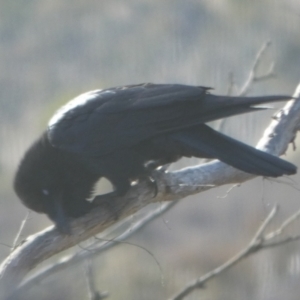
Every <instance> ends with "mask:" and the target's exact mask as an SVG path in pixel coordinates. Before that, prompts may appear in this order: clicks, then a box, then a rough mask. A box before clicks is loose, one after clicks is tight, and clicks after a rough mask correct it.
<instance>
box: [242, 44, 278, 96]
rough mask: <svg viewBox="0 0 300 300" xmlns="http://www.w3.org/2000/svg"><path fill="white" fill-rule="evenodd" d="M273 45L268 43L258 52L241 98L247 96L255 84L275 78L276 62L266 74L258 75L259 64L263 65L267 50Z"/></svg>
mask: <svg viewBox="0 0 300 300" xmlns="http://www.w3.org/2000/svg"><path fill="white" fill-rule="evenodd" d="M271 45H272V42H271V41H267V42H265V43H264V44H263V45H262V47H261V49H260V50H259V51H258V52H257V54H256V57H255V60H254V63H253V65H252V68H251V70H250V72H249V74H248V77H247V80H246V82H245V84H244V85H243V87H242V88H241V91H240V93H239V96H245V95H247V94H248V92H249V90H250V88H251V86H252V85H253V83H254V82H259V81H263V80H266V79H270V78H272V77H274V76H275V73H274V68H275V63H274V62H272V63H271V65H270V68H269V70H268V71H267V72H266V73H265V74H263V75H258V74H257V72H258V67H259V64H260V63H261V60H262V58H263V56H264V54H265V53H266V50H267V49H268V48H269V47H270V46H271Z"/></svg>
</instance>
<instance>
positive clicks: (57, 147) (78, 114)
mask: <svg viewBox="0 0 300 300" xmlns="http://www.w3.org/2000/svg"><path fill="white" fill-rule="evenodd" d="M290 98H291V97H290V96H265V97H229V96H217V95H213V94H210V93H209V89H208V88H205V87H201V86H188V85H180V84H150V83H146V84H139V85H130V86H121V87H115V88H110V89H105V90H95V91H91V92H88V93H85V94H82V95H80V96H78V97H77V98H75V99H74V100H72V101H70V102H69V103H68V104H66V105H65V106H64V107H62V108H61V109H60V110H59V111H58V112H57V113H56V114H55V115H54V116H53V117H52V119H51V120H50V122H49V125H48V129H47V130H46V131H45V132H44V133H43V134H42V136H41V137H40V138H39V139H38V140H37V141H36V142H35V143H34V144H33V145H32V146H31V147H30V148H29V150H28V151H27V152H26V153H25V156H24V158H23V159H22V161H21V163H20V165H19V168H18V170H17V172H16V176H15V180H14V188H15V191H16V193H17V195H18V196H19V198H20V199H21V200H22V202H23V203H24V204H25V205H26V206H27V207H28V208H30V209H32V210H34V211H37V212H40V213H45V214H47V215H48V216H49V218H50V219H51V220H53V221H54V222H55V224H56V226H57V227H58V228H59V229H60V230H61V231H63V232H66V231H67V230H66V228H67V226H68V225H67V224H68V221H67V220H68V218H69V217H73V218H76V217H78V216H81V215H83V214H85V213H86V212H87V211H89V210H90V209H91V207H93V204H92V203H91V202H89V201H87V199H89V198H90V197H91V195H92V193H93V188H94V185H95V183H96V182H97V181H98V180H99V178H101V177H105V178H107V179H108V180H110V181H111V183H112V184H113V186H114V189H115V190H114V192H112V194H111V195H119V196H120V195H124V194H125V193H126V192H127V191H128V189H129V188H130V186H131V183H132V181H133V180H138V179H141V178H147V177H148V178H149V176H150V172H151V171H152V170H153V169H154V168H157V167H158V166H162V165H164V164H168V163H172V162H175V161H177V160H178V159H179V158H180V157H182V156H186V157H191V156H195V157H203V158H217V159H219V160H221V161H223V162H225V163H227V164H229V165H231V166H233V167H235V168H237V169H240V170H243V171H245V172H248V173H252V174H256V175H262V176H270V177H278V176H281V175H284V174H287V175H289V174H294V173H296V167H295V166H294V165H293V164H291V163H289V162H286V161H284V160H282V159H280V158H278V157H275V156H272V155H270V154H268V153H265V152H262V151H260V150H257V149H255V148H253V147H250V146H247V145H246V144H244V143H241V142H239V141H237V140H235V139H233V138H230V137H228V136H226V135H224V134H221V133H219V132H217V131H215V130H213V129H212V128H210V127H209V126H207V125H206V124H204V123H206V122H209V121H213V120H216V119H220V118H224V117H229V116H232V115H237V114H241V113H246V112H251V111H257V110H260V109H262V107H258V106H256V105H257V104H261V103H266V102H273V101H280V100H288V99H290ZM112 205H113V204H112Z"/></svg>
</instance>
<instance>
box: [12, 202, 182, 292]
mask: <svg viewBox="0 0 300 300" xmlns="http://www.w3.org/2000/svg"><path fill="white" fill-rule="evenodd" d="M176 204H177V202H176V201H172V202H167V203H163V204H161V205H160V207H159V208H157V209H156V210H154V211H152V212H151V213H149V214H147V215H146V216H145V217H143V218H141V219H140V220H138V221H137V222H136V223H135V224H134V225H132V226H130V228H129V229H127V230H126V231H124V232H123V233H122V234H121V235H119V236H118V237H116V238H114V239H111V240H107V239H106V240H103V241H102V242H101V243H100V242H99V240H97V244H92V245H91V246H90V247H88V249H85V250H82V251H80V252H77V253H76V254H73V255H70V256H68V257H65V258H64V259H62V260H60V261H59V262H57V263H55V264H52V265H50V266H48V267H46V268H44V269H42V270H40V271H39V272H37V273H35V274H34V275H33V276H31V277H29V278H28V279H26V280H25V281H24V282H23V283H22V285H21V286H20V287H19V288H18V289H17V290H16V292H15V293H14V294H13V295H14V297H17V296H18V295H22V294H23V293H24V292H25V291H26V290H28V289H30V288H31V287H32V286H34V285H35V284H38V283H41V282H42V281H43V280H44V279H45V278H47V277H48V276H50V275H51V274H53V273H57V272H58V271H60V270H63V269H65V268H66V267H67V266H68V267H69V266H71V265H72V266H74V265H75V264H77V263H80V262H81V261H82V260H83V259H87V258H88V259H93V258H95V257H96V256H98V255H100V254H101V253H103V252H104V251H107V250H108V249H111V248H112V247H114V246H117V245H120V244H121V243H122V242H123V241H124V240H127V239H128V238H129V237H130V236H132V235H134V234H135V233H137V232H138V231H140V230H141V229H143V228H144V227H145V226H147V225H148V224H149V223H150V222H152V221H154V220H155V219H156V218H158V217H160V216H162V215H163V214H164V213H166V212H167V211H169V210H170V209H171V208H172V207H174V206H175V205H176ZM125 222H126V221H125ZM125 222H121V224H120V225H119V226H118V227H120V228H122V227H123V224H124V223H125ZM106 235H109V233H108V234H106ZM100 240H101V238H100Z"/></svg>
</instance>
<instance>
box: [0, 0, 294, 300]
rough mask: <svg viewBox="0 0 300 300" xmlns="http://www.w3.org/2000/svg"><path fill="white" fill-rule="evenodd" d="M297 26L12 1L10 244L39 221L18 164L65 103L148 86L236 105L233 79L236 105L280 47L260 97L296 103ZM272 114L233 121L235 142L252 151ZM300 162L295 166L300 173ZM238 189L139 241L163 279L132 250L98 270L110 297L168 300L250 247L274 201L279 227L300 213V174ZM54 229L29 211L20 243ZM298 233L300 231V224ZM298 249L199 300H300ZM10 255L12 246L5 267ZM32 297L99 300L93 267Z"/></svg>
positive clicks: (0, 41) (214, 4)
mask: <svg viewBox="0 0 300 300" xmlns="http://www.w3.org/2000/svg"><path fill="white" fill-rule="evenodd" d="M299 27H300V2H299V1H298V0H285V1H281V0H276V1H274V0H254V1H249V0H185V1H181V0H142V1H138V0H127V1H122V0H110V1H95V0H84V1H83V0H73V1H58V0H52V1H39V0H26V1H25V0H10V1H7V0H0V124H1V125H0V205H1V210H0V241H1V243H3V244H8V245H12V243H13V240H14V238H15V236H16V234H17V232H18V229H19V227H20V224H21V222H22V220H24V218H25V216H26V212H27V210H26V209H25V208H24V207H23V206H22V205H21V204H20V203H19V200H18V199H17V197H16V196H15V194H14V193H13V191H12V187H11V182H12V178H13V174H14V171H15V169H16V167H17V165H18V161H19V159H20V158H21V156H22V154H23V153H24V151H25V149H26V148H27V147H28V146H29V144H30V143H32V141H33V140H34V139H35V138H36V137H37V136H38V135H39V134H40V133H41V132H42V131H43V130H44V129H45V127H46V125H47V121H48V119H49V117H50V116H51V115H52V114H53V113H54V112H55V111H56V109H57V108H59V107H60V106H61V105H62V104H64V103H65V102H67V101H68V100H69V99H71V98H72V97H75V96H77V95H78V94H79V93H82V92H85V91H88V90H91V89H97V88H107V87H111V86H116V85H123V84H133V83H140V82H156V83H170V82H171V83H186V84H195V85H203V86H211V87H214V88H215V93H219V94H226V93H227V92H228V88H229V86H230V80H229V74H233V77H234V79H235V86H234V93H238V91H239V90H240V88H241V87H242V85H243V83H244V82H245V81H246V79H247V76H248V74H249V70H250V69H251V67H252V64H253V61H254V58H255V56H256V53H257V51H258V50H259V49H260V47H261V45H262V44H263V43H264V42H266V41H267V40H271V41H272V47H271V48H270V50H269V51H268V52H267V54H266V56H264V60H263V61H262V64H261V66H260V70H259V71H260V72H262V73H264V72H266V71H267V70H268V68H269V65H270V63H272V61H275V62H276V68H275V70H276V74H277V76H276V78H274V79H270V80H268V81H265V82H262V83H258V84H255V85H254V86H253V88H252V89H251V93H250V94H251V95H261V94H277V93H280V94H292V93H293V92H294V89H295V87H296V85H297V84H298V82H299V79H300V64H299V62H300V39H299ZM276 107H280V106H276ZM273 113H274V111H273V110H271V111H266V112H259V113H256V114H255V115H253V114H252V115H251V114H249V115H243V116H241V117H236V118H232V119H230V120H229V121H227V122H226V123H225V128H224V131H225V132H226V133H228V134H231V135H232V136H234V137H237V138H239V139H241V140H244V141H246V142H247V143H249V144H253V145H254V144H255V143H256V142H257V140H258V138H259V137H260V135H261V134H262V131H263V129H264V128H265V126H266V125H267V124H268V123H269V122H270V117H271V115H272V114H273ZM298 145H299V142H298ZM297 152H299V151H298V150H296V151H295V152H293V151H289V152H288V155H287V157H286V158H287V159H288V160H290V161H293V162H294V163H296V164H297V165H298V166H299V162H300V160H299V153H297ZM195 162H197V161H196V160H192V161H189V162H187V161H186V160H185V161H183V162H181V163H180V164H179V165H180V166H183V165H185V164H186V163H195ZM229 188H230V187H229V186H227V187H222V188H218V189H214V190H212V191H209V192H206V193H203V194H200V195H196V196H194V197H190V198H189V199H187V200H184V201H182V202H181V203H180V204H179V205H177V206H176V207H175V208H174V209H172V210H171V211H169V212H168V213H167V214H166V215H164V216H162V217H160V218H159V219H158V220H156V221H155V222H153V223H152V224H151V225H149V226H148V227H147V228H145V229H144V230H142V231H141V232H139V233H138V234H137V235H135V236H134V237H133V238H131V239H130V243H133V244H136V245H140V246H142V247H144V248H146V249H147V250H149V251H151V253H152V254H153V255H154V256H155V258H156V260H157V261H158V262H159V264H160V266H161V270H160V269H159V267H158V265H157V263H156V262H155V260H154V259H153V257H151V256H150V255H149V254H148V253H147V252H146V251H144V250H142V249H141V248H139V247H136V246H133V245H128V244H121V245H119V246H118V247H115V248H114V249H112V250H111V251H109V252H106V253H104V254H102V255H101V256H99V257H98V258H97V259H95V260H94V262H93V265H94V272H95V279H96V282H97V287H98V288H99V290H101V291H104V290H106V291H108V292H109V294H110V299H132V300H135V299H136V300H142V299H167V298H168V297H170V296H171V295H173V294H174V292H176V291H178V290H179V289H180V288H181V287H183V286H184V285H185V284H186V283H188V282H189V281H190V280H192V279H194V278H196V277H198V276H200V275H202V274H204V273H206V272H208V271H209V270H211V269H213V268H215V267H216V266H218V265H219V264H221V263H222V262H224V261H225V260H226V259H228V258H229V257H231V256H232V255H234V254H235V253H236V252H238V251H239V249H241V248H243V247H244V245H246V244H247V242H248V241H249V240H250V238H251V236H252V234H253V233H254V231H255V229H256V228H257V227H258V226H259V225H260V223H261V221H262V220H263V218H264V217H265V216H266V214H267V213H268V212H269V211H270V209H271V207H272V206H273V205H274V204H275V203H280V204H281V208H282V209H281V214H280V218H279V219H278V220H277V221H278V224H280V222H281V221H282V220H284V218H285V217H286V216H288V215H289V214H291V213H292V212H293V211H295V210H296V209H299V208H300V202H299V188H300V185H299V175H297V176H294V177H292V178H291V179H289V178H283V179H279V180H269V179H262V178H258V179H255V180H252V181H251V182H248V183H245V184H243V185H242V186H241V187H238V188H234V189H233V190H231V191H230V193H228V194H227V190H228V189H229ZM158 205H159V204H158ZM151 208H153V206H152V207H151ZM151 208H148V209H151ZM146 211H147V210H146ZM137 218H138V217H137V216H133V217H132V220H131V222H132V223H131V224H134V222H135V220H136V219H137ZM129 223H130V222H129ZM50 224H51V223H50V222H49V221H48V219H47V218H46V217H45V216H43V215H37V214H35V213H31V215H30V219H29V221H28V222H27V224H26V227H25V229H24V231H23V234H22V238H25V237H26V236H28V235H30V234H33V233H35V232H37V231H39V230H41V229H43V228H45V227H46V226H48V225H50ZM129 226H130V225H129ZM293 229H294V230H295V231H296V232H298V233H299V231H300V225H299V223H298V225H297V226H296V225H295V226H294V228H293ZM83 246H84V245H83ZM80 247H81V246H78V247H75V248H74V249H72V250H71V251H69V252H68V253H70V252H71V253H72V252H76V251H78V250H80V249H81V248H80ZM299 247H300V243H294V244H290V245H287V246H284V247H281V248H276V249H272V250H266V251H263V252H261V253H259V254H258V255H255V256H253V257H251V258H249V259H247V260H245V261H243V262H242V263H241V264H239V265H238V266H236V267H235V268H234V269H232V270H230V271H228V272H226V273H224V274H223V275H222V276H220V277H218V278H216V279H215V280H214V281H212V282H210V283H209V284H208V285H207V287H206V289H205V290H199V291H197V292H195V293H193V294H192V295H190V296H189V297H188V299H222V300H225V299H244V300H246V299H258V300H259V299H272V300H277V299H278V300H279V299H287V300H292V299H299V294H300V285H299V280H300V250H299V249H300V248H299ZM9 252H10V249H9V248H8V247H6V246H4V245H3V246H1V248H0V258H1V260H2V259H4V258H5V257H6V256H7V255H8V253H9ZM61 256H63V254H62V255H61ZM55 259H57V258H55ZM54 261H55V260H54V259H52V260H51V262H54ZM45 265H46V263H45ZM162 278H163V279H162ZM23 299H24V300H26V299H51V300H55V299H66V300H68V299H88V295H87V290H86V281H85V277H84V270H83V267H82V265H76V266H72V267H70V268H68V269H65V270H63V271H60V272H59V273H56V274H54V275H53V276H51V277H49V278H48V279H47V280H44V281H43V282H41V283H40V284H39V285H36V286H34V287H33V288H32V289H31V290H30V291H28V293H27V294H26V295H23Z"/></svg>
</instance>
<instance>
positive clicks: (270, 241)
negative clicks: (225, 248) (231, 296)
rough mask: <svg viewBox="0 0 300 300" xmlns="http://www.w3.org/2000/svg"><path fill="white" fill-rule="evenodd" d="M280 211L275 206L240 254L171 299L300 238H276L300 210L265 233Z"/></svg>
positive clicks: (177, 297) (184, 294)
mask: <svg viewBox="0 0 300 300" xmlns="http://www.w3.org/2000/svg"><path fill="white" fill-rule="evenodd" d="M277 213H278V206H275V207H274V208H273V209H272V210H271V212H270V213H269V215H268V216H267V217H266V219H265V220H264V221H263V223H262V224H261V226H260V227H259V229H258V230H257V232H256V233H255V235H254V237H253V238H252V240H251V241H250V243H249V244H248V246H247V247H246V248H245V249H243V250H242V251H240V252H239V253H238V254H236V255H235V256H233V257H232V258H230V259H229V260H228V261H226V262H225V263H224V264H222V265H221V266H219V267H217V268H215V269H213V270H212V271H210V272H208V273H206V274H205V275H203V276H201V277H200V278H198V279H196V280H194V281H193V282H191V283H189V284H188V285H187V286H185V287H184V288H183V289H182V290H181V291H180V292H179V293H178V294H177V295H176V296H174V297H173V298H171V299H170V300H182V299H184V298H185V297H186V296H187V295H189V294H191V293H192V292H193V291H195V290H196V289H200V288H203V287H204V285H205V283H207V282H208V281H209V280H211V279H213V278H215V277H216V276H218V275H220V274H221V273H223V272H225V271H227V270H229V269H230V268H232V267H233V266H235V265H236V264H237V263H239V262H240V261H241V260H243V259H245V258H247V257H249V256H250V255H252V254H254V253H257V252H258V251H260V250H263V249H266V248H270V247H275V246H279V245H285V244H287V243H289V242H293V241H297V240H300V235H297V236H294V237H286V238H283V239H281V240H275V239H276V238H278V237H280V235H282V233H283V229H285V228H286V227H287V226H288V225H290V224H291V223H292V222H295V221H296V220H297V219H298V218H299V216H300V210H299V211H298V212H297V213H296V214H294V215H293V216H291V217H290V218H288V219H287V220H286V221H284V222H283V223H282V225H281V226H280V227H279V228H278V229H277V230H275V231H273V232H270V233H269V234H264V233H265V231H266V229H267V227H268V225H270V223H271V222H272V220H273V219H274V217H275V216H276V214H277Z"/></svg>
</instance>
